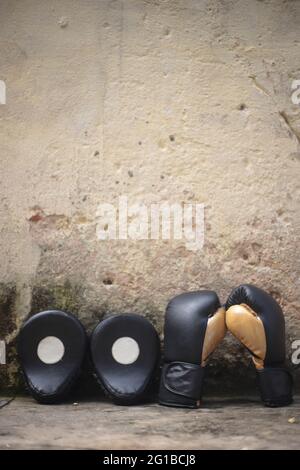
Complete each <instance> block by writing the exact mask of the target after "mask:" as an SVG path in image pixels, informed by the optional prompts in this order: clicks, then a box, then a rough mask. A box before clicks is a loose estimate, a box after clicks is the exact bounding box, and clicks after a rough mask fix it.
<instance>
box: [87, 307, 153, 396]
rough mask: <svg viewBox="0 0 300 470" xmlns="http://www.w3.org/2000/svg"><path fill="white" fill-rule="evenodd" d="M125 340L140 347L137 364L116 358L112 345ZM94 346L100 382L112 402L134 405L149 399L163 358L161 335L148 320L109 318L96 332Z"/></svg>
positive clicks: (94, 358)
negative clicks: (148, 393)
mask: <svg viewBox="0 0 300 470" xmlns="http://www.w3.org/2000/svg"><path fill="white" fill-rule="evenodd" d="M124 336H125V337H126V336H128V337H130V338H133V339H134V340H135V341H136V342H137V343H138V345H139V347H140V354H139V357H138V358H137V360H136V361H135V362H134V363H132V364H127V365H124V364H119V363H118V362H116V361H115V360H114V358H113V356H112V345H113V344H114V342H115V341H116V340H117V339H119V338H120V337H124ZM90 345H91V356H92V361H93V364H94V368H95V373H96V376H97V379H98V381H99V382H100V384H101V386H102V387H103V389H104V390H105V391H106V392H107V394H108V395H109V396H110V397H111V398H112V399H114V400H115V401H116V402H118V403H121V404H122V403H124V404H131V403H132V404H133V403H136V402H138V401H140V400H142V399H144V398H145V395H146V392H147V390H148V388H149V387H151V385H152V381H153V378H154V374H155V372H156V367H157V364H158V361H159V357H160V343H159V338H158V335H157V332H156V330H155V328H154V327H153V325H152V324H151V323H150V322H149V321H148V320H146V318H144V317H141V316H139V315H134V314H124V315H115V316H112V317H109V318H107V319H105V320H103V321H102V322H100V323H99V325H98V326H97V327H96V328H95V330H94V331H93V333H92V336H91V344H90Z"/></svg>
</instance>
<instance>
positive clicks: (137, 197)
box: [0, 0, 300, 385]
mask: <svg viewBox="0 0 300 470" xmlns="http://www.w3.org/2000/svg"><path fill="white" fill-rule="evenodd" d="M299 30H300V2H297V1H283V0H269V1H256V0H253V1H251V2H246V1H244V0H226V1H222V0H207V1H206V0H203V1H202V0H201V1H200V0H116V1H112V0H111V1H110V0H48V1H46V0H44V1H39V0H23V1H18V0H1V1H0V41H1V43H0V48H1V50H0V79H1V80H3V81H5V83H6V87H7V103H6V105H0V149H1V187H0V197H1V207H0V211H1V213H0V217H1V240H0V259H1V263H0V280H1V289H0V304H1V305H0V308H1V310H0V314H1V319H0V326H1V332H0V337H1V338H2V339H6V341H7V342H8V343H9V345H8V352H9V364H8V366H7V367H5V366H0V367H1V369H0V371H1V374H2V375H1V377H2V385H3V384H4V385H7V384H10V385H14V384H16V381H17V376H18V375H17V367H16V363H15V361H14V360H13V358H14V355H15V352H14V344H15V336H16V333H17V331H18V328H19V326H20V324H21V322H22V320H23V319H24V318H25V317H26V316H27V315H28V314H30V313H32V312H36V311H37V310H39V309H41V308H46V307H50V306H53V307H58V308H63V309H64V308H65V309H69V310H71V311H73V312H74V313H75V314H78V315H79V317H80V318H81V319H82V321H83V322H84V324H85V325H86V326H87V327H88V328H92V327H93V326H94V325H95V324H96V323H97V321H98V319H100V318H101V317H102V316H103V314H104V313H105V312H126V311H133V312H138V313H141V314H143V315H146V316H148V317H149V318H150V319H151V320H152V321H153V322H154V323H155V324H156V326H157V327H158V328H159V329H160V330H161V327H162V324H163V313H164V308H165V305H166V303H167V301H168V299H169V298H170V297H172V296H173V295H175V294H177V293H180V292H182V291H184V290H193V289H200V288H213V289H215V290H217V292H218V293H219V294H220V297H221V299H222V301H225V299H226V296H227V295H228V294H229V292H230V290H231V288H232V287H234V286H235V285H238V284H239V283H241V282H253V283H256V284H257V285H259V286H260V287H263V288H265V289H266V290H268V291H269V292H271V293H273V294H274V295H275V297H276V298H277V299H278V300H279V301H280V303H281V304H282V306H283V307H284V311H285V314H286V320H287V327H288V335H287V344H288V347H289V351H290V347H291V342H292V340H294V339H297V338H299V339H300V311H299V309H300V298H299V292H300V289H299V287H300V282H299V274H300V264H299V256H298V252H299V230H300V227H299V224H300V218H299V165H300V149H299V139H300V106H299V105H295V104H293V103H292V100H291V84H292V81H293V80H294V79H300V64H299V47H300V36H299ZM120 195H127V196H128V200H129V202H130V203H135V202H140V201H141V202H144V203H146V204H150V203H152V202H160V201H170V202H179V203H181V202H187V203H191V202H194V203H204V204H205V244H204V247H203V249H202V250H198V251H197V252H193V251H190V250H188V249H187V248H186V246H185V244H184V243H183V242H182V241H174V240H165V241H162V240H157V241H152V240H140V241H136V240H110V241H109V240H107V241H100V240H99V239H98V238H97V236H96V228H97V207H98V205H99V204H100V203H103V202H106V203H112V204H117V202H118V197H119V196H120ZM240 361H242V362H243V363H244V364H247V365H248V364H249V357H248V355H244V354H242V352H241V348H240V347H239V346H238V345H237V344H236V342H235V341H234V340H233V339H232V338H231V337H229V336H228V337H227V339H226V341H225V343H224V344H223V345H222V346H221V347H220V348H219V349H218V353H217V354H216V355H215V356H214V359H213V361H212V367H211V368H210V369H211V372H210V375H211V377H212V378H214V377H220V373H221V372H220V370H221V368H220V365H221V366H222V367H224V370H226V371H227V372H226V373H225V376H226V377H227V378H228V380H229V381H230V380H231V378H230V377H233V376H234V377H237V376H238V374H237V369H236V368H235V367H234V366H235V365H236V364H237V363H239V362H240ZM218 365H219V367H218ZM239 371H240V373H241V375H242V376H244V375H245V374H244V372H245V369H244V368H243V367H240V368H239ZM222 380H223V379H222ZM224 380H225V379H224Z"/></svg>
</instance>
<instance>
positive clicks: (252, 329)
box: [226, 304, 267, 369]
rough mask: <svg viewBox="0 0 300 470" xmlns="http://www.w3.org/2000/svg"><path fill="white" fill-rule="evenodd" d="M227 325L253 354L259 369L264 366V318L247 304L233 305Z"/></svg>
mask: <svg viewBox="0 0 300 470" xmlns="http://www.w3.org/2000/svg"><path fill="white" fill-rule="evenodd" d="M226 325H227V328H228V330H229V331H231V333H232V334H233V335H234V336H235V337H236V338H237V339H238V340H240V341H241V343H242V344H243V345H244V346H246V348H247V349H248V350H249V351H251V352H252V354H253V362H254V364H255V366H256V367H257V368H258V369H261V368H263V367H264V359H265V357H266V349H267V342H266V335H265V328H264V325H263V322H262V320H261V319H260V318H259V317H258V316H257V314H256V313H255V312H254V311H253V310H252V309H251V308H250V307H249V306H248V305H245V304H241V305H233V306H232V307H230V308H229V309H228V310H227V312H226Z"/></svg>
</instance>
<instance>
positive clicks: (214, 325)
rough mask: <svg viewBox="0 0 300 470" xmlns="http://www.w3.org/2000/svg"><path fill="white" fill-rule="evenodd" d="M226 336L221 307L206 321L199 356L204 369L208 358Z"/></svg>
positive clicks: (223, 312)
mask: <svg viewBox="0 0 300 470" xmlns="http://www.w3.org/2000/svg"><path fill="white" fill-rule="evenodd" d="M225 334H226V323H225V308H224V307H221V308H219V309H218V310H217V312H216V313H215V314H214V315H213V316H212V317H210V318H209V319H208V321H207V326H206V332H205V336H204V343H203V349H202V356H201V365H202V367H204V366H205V365H206V362H207V360H208V358H209V356H210V355H211V354H212V353H213V352H214V350H215V349H216V347H217V346H218V344H219V343H220V342H221V341H222V339H223V338H224V336H225Z"/></svg>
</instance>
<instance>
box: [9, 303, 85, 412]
mask: <svg viewBox="0 0 300 470" xmlns="http://www.w3.org/2000/svg"><path fill="white" fill-rule="evenodd" d="M46 336H56V337H58V338H59V339H60V340H61V341H62V343H63V344H64V347H65V353H64V356H63V358H62V359H61V360H60V361H59V362H58V363H56V364H45V363H43V362H42V361H41V360H40V359H39V357H38V355H37V348H38V344H39V342H40V341H41V340H42V339H43V338H45V337H46ZM86 344H87V338H86V333H85V330H84V328H83V326H82V325H81V323H80V322H79V320H78V319H77V318H75V317H74V316H73V315H71V314H69V313H66V312H62V311H58V310H49V311H45V312H40V313H38V314H36V315H34V316H32V317H30V318H29V319H28V320H27V321H26V322H25V323H24V325H23V326H22V328H21V331H20V333H19V337H18V357H19V361H20V364H21V368H22V371H23V375H24V378H25V381H26V383H27V387H28V389H29V391H30V393H31V394H32V395H33V396H34V398H36V399H37V400H38V401H41V402H45V403H51V402H55V401H59V400H60V399H61V398H63V397H65V395H66V394H67V393H68V392H69V390H70V388H71V386H72V385H73V384H74V382H75V380H76V379H77V377H78V375H79V373H80V370H81V366H82V362H83V359H84V356H85V352H86Z"/></svg>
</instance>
